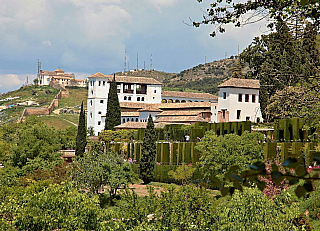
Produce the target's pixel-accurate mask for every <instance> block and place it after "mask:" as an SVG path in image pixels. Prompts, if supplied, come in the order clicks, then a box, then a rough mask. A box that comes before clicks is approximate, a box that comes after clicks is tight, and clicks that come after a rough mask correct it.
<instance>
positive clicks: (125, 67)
mask: <svg viewBox="0 0 320 231" xmlns="http://www.w3.org/2000/svg"><path fill="white" fill-rule="evenodd" d="M126 71H127V51H126V50H125V51H124V72H123V73H126Z"/></svg>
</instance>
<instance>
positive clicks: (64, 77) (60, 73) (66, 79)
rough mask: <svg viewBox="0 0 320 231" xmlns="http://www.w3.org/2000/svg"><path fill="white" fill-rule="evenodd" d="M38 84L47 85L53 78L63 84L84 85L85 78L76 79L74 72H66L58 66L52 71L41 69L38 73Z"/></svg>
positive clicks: (85, 83)
mask: <svg viewBox="0 0 320 231" xmlns="http://www.w3.org/2000/svg"><path fill="white" fill-rule="evenodd" d="M37 77H38V84H39V85H40V86H45V85H49V84H50V82H51V81H53V80H55V81H57V82H58V83H59V84H61V85H63V86H77V87H86V86H87V80H85V79H76V78H75V76H74V74H67V73H65V71H64V70H61V69H60V68H58V69H56V70H54V71H43V70H41V71H40V73H39V74H38V76H37Z"/></svg>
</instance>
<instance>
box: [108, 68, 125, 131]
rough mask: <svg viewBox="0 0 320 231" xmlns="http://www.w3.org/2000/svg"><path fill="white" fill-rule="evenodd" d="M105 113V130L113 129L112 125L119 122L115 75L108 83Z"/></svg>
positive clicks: (119, 113) (119, 111) (119, 109)
mask: <svg viewBox="0 0 320 231" xmlns="http://www.w3.org/2000/svg"><path fill="white" fill-rule="evenodd" d="M107 103H108V104H107V115H106V123H105V127H104V129H105V130H113V131H114V130H115V129H114V127H115V126H117V125H120V124H121V108H120V104H119V98H118V94H117V83H116V75H115V74H114V75H113V80H112V82H111V83H110V89H109V93H108V102H107Z"/></svg>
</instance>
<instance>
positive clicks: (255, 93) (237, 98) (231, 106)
mask: <svg viewBox="0 0 320 231" xmlns="http://www.w3.org/2000/svg"><path fill="white" fill-rule="evenodd" d="M218 87H219V88H220V90H219V97H218V103H216V104H212V106H211V112H212V117H211V121H212V122H217V123H219V122H235V121H247V120H250V121H251V122H262V120H263V119H262V115H261V111H260V103H259V89H260V83H259V80H254V79H235V78H232V79H229V80H228V81H226V82H224V83H222V84H220V85H219V86H218Z"/></svg>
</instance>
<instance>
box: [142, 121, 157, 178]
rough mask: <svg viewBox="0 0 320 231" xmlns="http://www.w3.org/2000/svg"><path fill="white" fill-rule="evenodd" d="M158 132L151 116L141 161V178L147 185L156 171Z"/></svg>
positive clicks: (144, 139)
mask: <svg viewBox="0 0 320 231" xmlns="http://www.w3.org/2000/svg"><path fill="white" fill-rule="evenodd" d="M156 139H157V138H156V132H155V129H154V123H153V120H152V117H151V115H149V118H148V124H147V128H146V130H145V137H144V138H143V143H142V150H141V152H142V156H141V160H140V176H141V178H142V180H143V182H144V183H145V184H148V183H150V182H151V180H152V172H153V169H154V164H155V159H156V151H157V146H156Z"/></svg>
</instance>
